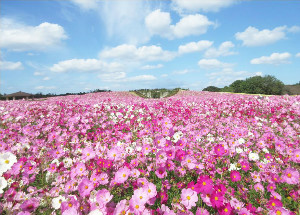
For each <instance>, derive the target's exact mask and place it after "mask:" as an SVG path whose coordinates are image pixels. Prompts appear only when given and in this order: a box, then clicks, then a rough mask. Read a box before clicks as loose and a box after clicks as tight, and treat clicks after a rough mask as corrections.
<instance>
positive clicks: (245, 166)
mask: <svg viewBox="0 0 300 215" xmlns="http://www.w3.org/2000/svg"><path fill="white" fill-rule="evenodd" d="M241 169H242V170H244V171H245V172H247V171H248V170H249V169H250V165H249V163H248V162H247V161H242V162H241Z"/></svg>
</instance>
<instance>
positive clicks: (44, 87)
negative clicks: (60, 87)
mask: <svg viewBox="0 0 300 215" xmlns="http://www.w3.org/2000/svg"><path fill="white" fill-rule="evenodd" d="M35 89H36V90H53V89H56V87H55V86H36V87H35Z"/></svg>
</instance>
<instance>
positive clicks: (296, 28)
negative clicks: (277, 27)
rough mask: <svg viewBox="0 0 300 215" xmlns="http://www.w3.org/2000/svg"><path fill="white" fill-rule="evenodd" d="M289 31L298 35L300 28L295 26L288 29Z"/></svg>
mask: <svg viewBox="0 0 300 215" xmlns="http://www.w3.org/2000/svg"><path fill="white" fill-rule="evenodd" d="M287 31H288V32H291V33H298V32H300V27H299V26H297V25H294V26H292V27H290V28H288V29H287Z"/></svg>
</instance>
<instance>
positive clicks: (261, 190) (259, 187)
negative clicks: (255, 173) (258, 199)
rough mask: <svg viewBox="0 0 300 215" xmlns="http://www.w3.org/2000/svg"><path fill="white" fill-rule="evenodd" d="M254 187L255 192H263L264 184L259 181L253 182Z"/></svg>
mask: <svg viewBox="0 0 300 215" xmlns="http://www.w3.org/2000/svg"><path fill="white" fill-rule="evenodd" d="M254 189H255V190H256V191H257V192H262V193H264V192H265V188H264V186H263V185H262V184H261V183H257V184H255V185H254Z"/></svg>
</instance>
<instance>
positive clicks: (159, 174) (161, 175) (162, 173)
mask: <svg viewBox="0 0 300 215" xmlns="http://www.w3.org/2000/svg"><path fill="white" fill-rule="evenodd" d="M155 174H156V176H157V177H158V178H164V177H166V176H167V172H166V168H165V167H159V168H158V169H157V170H156V171H155Z"/></svg>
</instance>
